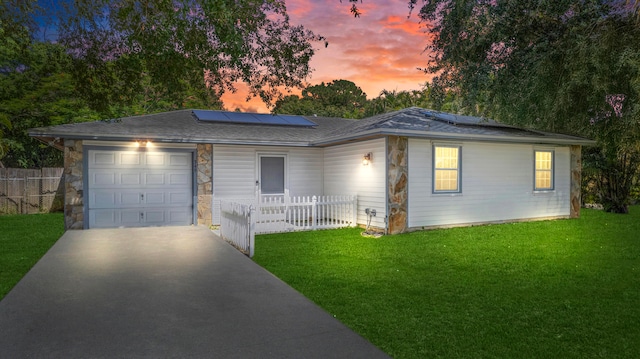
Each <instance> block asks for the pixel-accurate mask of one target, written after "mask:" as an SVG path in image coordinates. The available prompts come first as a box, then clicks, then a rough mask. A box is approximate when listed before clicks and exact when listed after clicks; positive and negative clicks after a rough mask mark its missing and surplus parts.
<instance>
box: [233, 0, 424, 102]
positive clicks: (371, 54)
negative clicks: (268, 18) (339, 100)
mask: <svg viewBox="0 0 640 359" xmlns="http://www.w3.org/2000/svg"><path fill="white" fill-rule="evenodd" d="M286 4H287V9H288V13H289V15H290V16H291V20H290V21H291V23H292V25H303V26H304V27H305V28H307V29H309V30H312V31H314V32H315V33H316V34H320V35H323V36H325V37H326V38H327V41H328V42H329V46H328V47H327V48H324V44H320V43H319V44H317V46H316V48H317V51H316V55H315V56H314V57H313V58H312V60H311V63H310V66H311V67H312V68H313V69H314V72H313V73H312V74H311V77H310V78H309V79H308V82H309V83H310V84H312V85H315V84H319V83H320V82H325V83H326V82H331V81H333V80H337V79H345V80H349V81H352V82H354V83H355V84H356V85H357V86H360V87H361V88H362V89H363V91H365V92H366V93H367V95H368V97H369V98H374V97H377V96H378V95H379V94H380V92H381V91H382V90H389V91H392V90H396V91H402V90H416V89H420V88H422V86H423V85H424V83H425V82H427V81H428V80H429V79H430V76H429V75H427V74H425V73H423V72H421V71H420V70H418V68H419V67H425V66H426V65H427V63H428V61H429V53H428V52H425V48H426V47H427V46H428V45H429V42H430V38H429V36H428V34H426V33H425V30H426V29H425V27H424V26H423V25H421V24H420V23H419V19H418V17H417V15H416V13H417V11H419V9H414V11H413V14H412V15H411V17H409V18H408V15H409V9H408V8H407V4H406V2H404V1H398V0H366V1H364V2H363V3H362V4H358V8H359V9H360V10H361V12H362V15H361V16H360V17H359V18H354V17H353V15H352V14H351V13H349V9H350V4H349V3H348V2H347V1H343V2H342V3H341V2H340V1H339V0H314V1H308V0H287V1H286ZM246 93H247V92H246V88H243V87H239V88H238V92H237V93H235V94H225V96H224V97H223V101H224V104H225V107H226V108H227V109H229V110H235V109H236V108H239V109H241V110H243V111H256V110H257V111H259V112H266V111H268V109H267V107H266V105H264V104H263V103H262V102H261V101H260V100H259V99H253V100H250V101H246Z"/></svg>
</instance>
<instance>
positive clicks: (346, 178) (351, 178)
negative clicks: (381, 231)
mask: <svg viewBox="0 0 640 359" xmlns="http://www.w3.org/2000/svg"><path fill="white" fill-rule="evenodd" d="M324 151H325V152H324V194H325V195H338V194H347V195H357V196H358V218H357V222H358V224H366V222H367V216H366V214H365V213H364V210H365V208H371V209H375V210H376V212H377V214H376V217H373V218H372V221H371V225H372V226H375V227H380V228H384V227H385V216H386V208H387V205H386V194H385V191H386V169H385V168H386V141H385V139H376V140H371V141H364V142H357V143H351V144H346V145H339V146H332V147H329V148H325V150H324ZM368 152H371V153H372V154H373V160H372V161H371V163H370V164H369V165H367V166H364V165H363V164H362V157H363V156H364V155H365V154H366V153H368Z"/></svg>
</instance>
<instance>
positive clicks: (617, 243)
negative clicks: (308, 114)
mask: <svg viewBox="0 0 640 359" xmlns="http://www.w3.org/2000/svg"><path fill="white" fill-rule="evenodd" d="M360 232H361V230H360V229H344V230H336V231H317V232H305V233H287V234H273V235H262V236H258V237H257V239H256V252H255V253H256V255H255V257H254V259H255V261H256V262H257V263H259V264H260V265H262V266H263V267H265V268H266V269H268V270H269V271H270V272H272V273H273V274H275V275H276V276H278V277H280V278H281V279H283V280H284V281H285V282H287V283H289V284H290V285H291V286H293V287H294V288H296V289H297V290H298V291H300V292H301V293H303V294H304V295H305V296H307V297H308V298H310V299H311V300H313V301H314V302H316V303H317V304H319V305H320V306H321V307H323V308H325V309H326V310H327V311H328V312H329V313H331V314H333V315H334V316H335V317H337V318H338V319H339V320H341V321H342V322H343V323H345V324H346V325H348V326H349V327H351V328H352V329H354V330H355V331H356V332H358V333H360V334H361V335H363V336H364V337H366V338H367V339H368V340H369V341H371V342H372V343H373V344H375V345H376V346H378V347H379V348H381V349H382V350H384V351H385V352H387V353H388V354H389V355H391V356H392V357H395V358H638V357H640V207H638V206H635V207H632V208H631V213H630V214H629V215H617V214H609V213H603V212H600V211H595V210H583V211H582V217H581V218H580V219H576V220H557V221H541V222H528V223H515V224H502V225H490V226H480V227H468V228H455V229H447V230H433V231H423V232H415V233H410V234H403V235H395V236H385V237H382V238H378V239H374V238H364V237H362V236H360Z"/></svg>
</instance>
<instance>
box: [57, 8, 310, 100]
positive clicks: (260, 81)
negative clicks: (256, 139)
mask: <svg viewBox="0 0 640 359" xmlns="http://www.w3.org/2000/svg"><path fill="white" fill-rule="evenodd" d="M59 5H60V9H61V10H60V11H58V12H57V13H56V16H57V20H56V21H57V24H58V32H59V41H60V42H61V43H62V44H64V45H65V46H66V47H67V48H68V49H69V51H70V52H71V54H72V55H73V58H74V65H75V66H74V69H75V75H76V76H77V77H78V80H79V83H80V84H82V85H83V88H82V91H83V92H86V93H89V94H91V99H92V100H93V101H92V105H93V107H95V108H99V107H100V104H107V103H108V104H112V103H118V102H121V101H126V100H128V102H131V99H132V98H135V96H136V95H137V94H138V93H140V91H141V88H142V87H143V86H144V80H143V79H145V78H146V79H148V81H149V83H148V86H150V87H152V88H153V89H154V91H155V92H156V93H158V94H160V95H161V97H162V98H172V97H174V96H176V97H177V98H181V97H182V94H183V93H184V92H185V91H189V90H190V89H191V90H195V91H196V92H198V93H200V92H201V91H205V90H206V91H212V94H213V95H215V96H216V97H219V96H220V95H221V94H222V93H223V92H225V91H228V90H231V91H234V90H235V87H234V84H235V83H236V82H238V81H243V82H245V83H247V84H248V85H249V88H250V92H251V95H254V96H259V97H260V98H262V100H263V101H265V102H266V103H272V102H273V101H274V100H275V99H277V98H278V96H279V94H280V92H279V91H280V89H281V88H282V87H287V88H291V87H299V86H301V84H302V81H303V80H304V79H305V78H306V77H307V76H308V74H309V73H310V68H309V60H310V59H311V57H312V56H313V54H314V48H313V46H312V42H313V41H315V40H320V39H322V37H320V36H317V35H315V34H314V33H312V32H311V31H308V30H306V29H305V28H303V27H302V26H292V25H291V24H290V23H289V17H288V15H287V12H286V8H285V3H284V0H265V1H258V2H256V1H253V0H220V1H206V0H195V1H194V0H172V1H165V0H152V1H142V2H141V1H136V0H98V1H96V0H78V1H75V0H74V1H72V0H66V1H60V2H59ZM202 95H203V96H204V97H210V96H211V94H202Z"/></svg>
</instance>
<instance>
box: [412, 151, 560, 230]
mask: <svg viewBox="0 0 640 359" xmlns="http://www.w3.org/2000/svg"><path fill="white" fill-rule="evenodd" d="M436 143H442V144H444V143H443V142H436ZM451 144H457V145H462V193H460V194H433V193H432V157H431V156H432V145H433V143H432V141H430V140H422V139H409V223H408V224H409V227H423V226H440V225H444V226H446V225H453V224H466V223H476V222H491V221H502V220H516V219H526V218H540V217H549V216H568V215H569V211H570V208H569V207H570V203H569V196H570V168H569V166H570V163H569V161H570V153H569V148H568V147H560V146H558V147H552V146H534V145H526V144H496V143H484V142H482V143H480V142H464V143H463V142H458V143H451ZM534 148H535V149H553V150H554V151H555V190H554V191H552V192H534V190H533V166H534V164H533V160H534V152H533V151H534Z"/></svg>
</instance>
